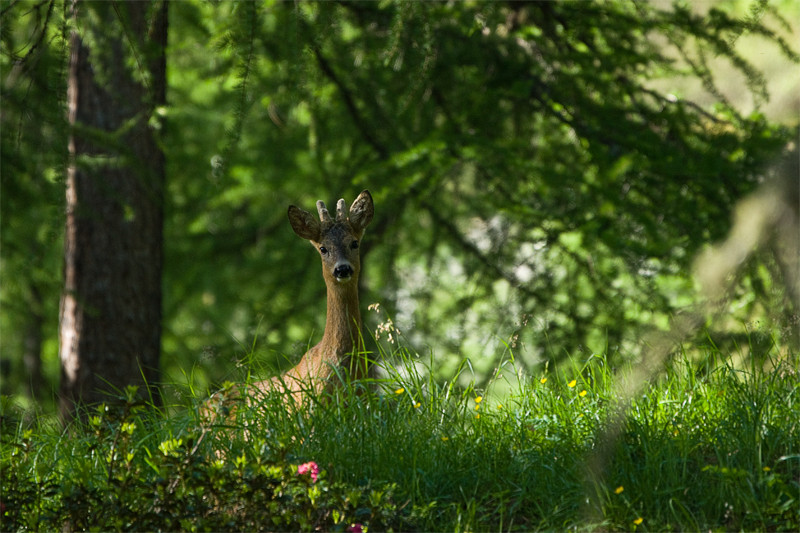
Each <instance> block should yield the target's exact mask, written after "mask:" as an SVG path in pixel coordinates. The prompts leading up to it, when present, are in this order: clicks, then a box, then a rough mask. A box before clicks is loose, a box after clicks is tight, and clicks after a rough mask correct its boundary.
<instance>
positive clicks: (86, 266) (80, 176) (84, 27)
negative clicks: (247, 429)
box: [59, 0, 167, 420]
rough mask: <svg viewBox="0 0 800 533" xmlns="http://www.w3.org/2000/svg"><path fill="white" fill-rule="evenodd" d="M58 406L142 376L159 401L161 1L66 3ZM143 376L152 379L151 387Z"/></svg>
mask: <svg viewBox="0 0 800 533" xmlns="http://www.w3.org/2000/svg"><path fill="white" fill-rule="evenodd" d="M73 8H74V14H73V16H74V19H75V23H76V24H75V27H76V30H75V32H74V33H73V34H72V36H71V42H70V64H69V86H68V105H69V121H70V124H71V125H72V126H73V131H72V135H71V137H70V141H69V153H70V158H71V160H70V166H69V168H68V172H67V191H66V193H67V204H66V205H67V213H66V215H67V222H66V235H65V239H64V262H65V263H64V283H65V288H64V294H63V296H62V300H61V323H60V347H59V352H60V359H61V388H60V411H61V416H62V419H64V420H69V419H70V418H71V417H72V416H73V415H74V413H75V408H76V406H77V405H78V404H91V403H96V402H99V401H104V400H106V399H107V393H108V392H112V393H113V392H115V391H122V390H124V388H125V387H126V386H128V385H139V390H140V392H141V393H142V394H143V395H152V396H153V398H154V399H155V400H156V401H158V398H159V396H158V392H157V390H156V389H155V388H154V386H155V385H156V384H157V382H158V377H159V356H160V344H161V267H162V225H163V195H164V155H163V153H162V152H161V149H160V147H159V144H158V142H157V138H158V134H159V131H158V130H159V124H160V122H159V120H158V118H159V116H158V107H159V106H162V105H163V104H164V103H165V87H166V81H165V70H166V69H165V66H166V63H165V55H164V49H165V47H166V39H167V6H166V3H165V2H163V1H154V2H153V1H148V2H81V1H78V0H76V1H75V3H74V4H73ZM145 383H146V384H147V385H148V386H149V387H150V390H147V387H145V386H144V385H145Z"/></svg>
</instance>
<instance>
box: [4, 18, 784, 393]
mask: <svg viewBox="0 0 800 533" xmlns="http://www.w3.org/2000/svg"><path fill="white" fill-rule="evenodd" d="M750 5H751V6H752V8H750V9H748V8H747V7H742V6H739V8H738V11H736V10H728V11H726V10H723V9H721V8H720V9H711V10H709V11H708V12H707V13H699V12H696V11H693V10H690V9H688V8H687V7H685V6H683V5H681V4H680V3H675V4H674V5H672V6H669V7H666V6H665V7H658V6H656V5H653V4H649V3H638V4H634V3H629V2H604V3H585V2H581V3H573V2H541V3H511V4H506V3H492V2H488V3H487V2H449V3H445V2H434V3H428V2H380V3H370V2H336V3H331V2H319V3H300V4H297V3H289V2H261V3H250V2H175V3H172V4H170V15H169V20H170V29H169V31H170V38H169V49H168V52H167V64H168V77H169V80H168V85H169V87H168V103H169V105H168V107H167V108H166V109H164V110H163V113H164V115H165V124H166V125H165V132H164V133H165V135H164V137H163V143H164V144H163V148H164V152H165V154H166V156H167V164H168V178H167V183H168V191H167V195H166V196H167V197H166V199H165V201H166V205H165V210H166V213H165V214H166V227H165V271H164V288H165V294H164V298H165V301H164V324H163V358H162V359H163V370H165V372H166V374H167V375H168V376H169V379H168V380H167V381H174V380H177V379H178V376H181V375H184V374H190V375H192V376H193V377H195V378H197V380H196V381H194V382H193V383H195V384H197V386H199V387H201V388H202V387H204V386H205V385H206V384H208V383H210V382H218V381H222V380H224V379H238V378H239V377H240V376H241V375H242V374H246V373H249V372H250V369H252V368H255V370H256V371H260V370H261V367H262V366H276V365H280V364H282V363H284V362H285V360H290V361H291V360H293V359H294V358H296V357H297V356H299V355H300V354H301V353H303V352H304V351H305V348H306V347H307V346H308V344H309V343H311V344H313V343H314V342H315V340H316V339H317V338H318V336H319V334H318V332H320V331H321V330H322V325H323V323H324V305H323V300H324V294H325V293H324V289H323V284H322V282H321V279H320V276H319V270H318V268H319V267H318V265H317V263H316V259H315V258H314V254H313V251H312V250H311V249H310V248H309V247H307V246H305V245H304V244H303V243H302V242H300V241H298V240H297V238H296V237H295V236H294V235H293V233H292V232H291V231H290V230H289V227H288V224H287V222H286V218H285V209H286V207H287V206H288V205H289V204H296V205H299V206H303V207H305V208H306V209H309V208H311V206H313V203H314V201H316V200H317V199H320V198H322V199H324V200H326V201H328V202H331V201H333V200H335V199H336V198H339V197H352V196H353V194H354V193H356V192H358V191H359V190H361V189H363V188H369V189H370V190H371V191H372V193H373V196H374V197H375V200H376V219H375V221H374V223H373V225H372V227H371V228H370V230H369V232H368V233H367V236H366V238H365V240H364V246H363V248H362V251H363V253H364V255H365V257H364V265H365V266H364V275H363V280H362V296H361V298H362V301H363V302H364V303H365V304H367V303H372V302H375V301H380V302H382V303H383V304H384V305H385V307H386V308H387V309H388V310H389V311H390V312H391V314H392V316H394V317H395V320H396V322H397V325H398V327H400V329H401V330H403V331H404V332H405V334H406V340H407V342H408V343H410V344H411V345H412V346H414V347H415V348H416V349H419V350H423V348H424V347H427V346H433V347H435V349H436V352H437V354H438V357H437V359H436V361H435V364H434V365H433V366H434V370H433V371H434V372H435V373H437V374H440V375H441V376H446V375H448V374H447V372H448V370H450V369H453V368H454V367H456V366H458V364H459V362H460V361H462V360H463V359H464V358H469V359H470V360H471V361H473V363H474V366H473V369H474V370H475V372H476V374H477V375H478V378H479V380H482V381H484V382H485V381H486V380H487V379H488V376H490V374H491V370H492V368H494V367H495V366H497V364H498V361H497V360H495V359H492V358H491V357H488V356H486V355H485V354H493V353H500V352H501V350H499V349H496V348H499V347H500V346H501V345H502V342H503V341H502V340H501V339H503V340H505V341H507V342H508V343H509V345H513V347H514V349H515V354H516V363H517V364H518V365H519V366H520V367H525V368H526V369H527V370H528V371H536V369H538V368H539V367H540V365H541V364H542V363H543V362H545V361H547V362H553V363H556V362H561V361H563V360H565V359H567V358H568V357H569V356H571V355H575V354H577V355H580V356H584V357H585V356H586V354H589V353H597V352H601V351H602V352H608V353H609V354H610V357H612V358H619V359H624V358H627V357H629V356H630V354H631V353H632V352H633V351H634V347H635V346H637V345H638V342H639V339H641V337H642V335H643V333H644V332H646V331H648V330H650V329H651V328H653V327H657V328H663V327H665V325H666V324H667V323H668V321H669V319H670V317H671V316H673V315H674V314H675V313H677V312H680V310H682V309H684V308H685V307H686V306H687V305H688V304H690V303H691V302H693V301H694V298H695V296H696V295H695V292H694V287H693V282H692V279H691V276H690V274H689V266H690V264H691V261H692V259H693V258H694V257H695V255H696V253H697V252H698V251H699V250H701V249H702V247H703V246H705V244H706V243H708V242H709V241H714V240H718V239H720V238H721V237H722V236H723V235H724V234H725V232H726V231H727V229H728V226H729V218H730V211H731V209H732V207H733V205H734V204H735V202H736V201H737V200H739V199H740V198H742V197H743V196H744V195H746V194H748V193H749V192H751V191H752V190H753V189H754V188H755V187H756V186H757V185H758V183H759V181H760V180H761V178H762V176H763V174H764V169H765V167H766V166H767V165H768V164H769V163H770V162H771V161H772V160H773V159H774V158H775V157H776V155H777V154H778V153H779V152H780V151H781V150H782V149H783V146H784V145H785V142H786V140H787V138H788V133H787V131H786V129H785V128H784V127H783V126H780V125H776V124H774V123H772V122H770V121H769V120H767V119H766V118H765V117H764V115H763V114H761V113H760V111H759V108H758V106H756V108H755V111H754V112H753V113H750V112H743V111H742V110H741V109H740V108H741V106H740V105H738V102H734V101H733V100H732V99H731V97H730V96H729V95H728V93H727V92H726V91H725V90H723V87H724V86H726V85H731V86H735V87H741V86H742V85H744V87H746V88H747V90H746V91H744V90H743V91H739V92H742V93H745V92H746V93H748V94H749V95H751V96H752V98H753V100H754V102H755V103H756V104H759V105H760V103H761V102H762V101H764V100H765V99H766V96H767V94H766V86H765V77H764V76H763V75H761V74H760V67H761V65H760V64H755V63H754V62H753V61H752V60H749V59H747V56H746V55H744V54H743V52H742V50H741V48H740V47H738V46H737V43H738V42H740V41H742V40H744V39H747V38H753V37H755V38H758V39H759V40H760V46H763V47H764V48H763V49H764V50H766V51H767V52H765V53H764V54H763V55H764V56H780V57H784V58H786V59H787V61H788V62H789V63H792V62H796V61H797V53H796V51H794V50H793V48H792V47H791V46H790V45H789V44H787V43H788V42H789V41H788V40H787V38H786V37H785V35H787V33H790V32H791V30H792V29H791V27H789V24H788V22H787V20H792V16H791V15H792V14H793V13H794V12H795V11H793V9H794V10H796V7H795V6H792V5H791V3H790V4H780V5H779V7H777V8H773V7H772V4H766V3H764V2H753V3H751V4H750ZM26 6H30V4H28V3H26V2H19V3H15V4H9V6H8V7H7V8H4V9H3V11H2V17H3V20H2V22H3V24H2V28H3V33H2V38H3V47H2V49H3V52H2V54H0V59H1V60H2V64H1V66H2V68H3V98H4V111H3V121H4V124H3V126H4V127H3V137H2V138H3V144H2V149H3V153H2V158H3V167H4V171H3V191H4V194H3V195H2V202H3V204H2V210H3V233H2V239H3V246H4V252H3V254H2V261H3V263H2V267H3V271H4V281H3V284H2V302H3V306H2V310H1V312H0V327H2V328H3V337H4V353H3V357H4V358H7V360H9V361H11V362H13V363H14V365H15V370H14V371H15V372H16V374H14V376H15V377H20V379H14V380H13V381H11V380H9V381H8V383H14V384H19V383H25V382H26V380H24V379H22V378H21V376H22V375H23V372H22V370H21V369H20V361H21V360H22V355H21V354H22V352H23V347H22V344H23V343H22V341H21V340H20V339H19V338H18V337H19V335H17V334H16V332H19V331H24V330H25V329H26V325H25V324H26V323H28V322H31V323H34V324H37V323H38V322H36V320H33V319H31V317H30V316H29V314H28V313H27V312H26V311H25V310H24V309H35V308H36V307H35V306H29V305H28V304H27V303H26V302H30V301H36V298H37V295H38V299H39V300H40V302H41V304H40V305H39V308H40V309H41V311H40V312H39V313H38V315H37V316H38V317H42V318H44V322H43V324H44V326H42V327H41V328H40V330H41V333H40V337H41V338H42V339H43V342H42V344H43V346H44V347H43V349H42V351H43V353H44V355H45V362H46V363H49V366H50V367H51V368H52V370H51V371H50V375H51V381H54V380H55V376H56V370H55V368H56V365H57V361H56V359H57V358H56V357H55V345H56V343H57V335H56V329H57V326H56V321H57V319H56V316H57V301H58V287H59V281H60V279H59V276H58V269H59V265H60V262H61V253H62V252H61V249H60V241H59V237H58V235H59V234H60V231H61V226H60V225H61V223H62V220H61V216H62V213H61V207H60V205H61V200H60V194H61V190H60V179H61V175H62V173H63V167H64V164H63V163H64V162H63V154H64V153H65V149H64V147H65V144H66V134H67V131H66V127H65V124H64V120H63V116H64V97H65V94H66V89H65V87H64V80H63V70H64V69H63V65H64V64H65V52H66V46H65V36H67V24H66V17H65V14H66V11H65V9H66V7H65V6H64V5H62V4H61V3H59V2H51V3H42V4H36V6H35V7H32V9H30V10H28V9H26ZM723 7H725V6H723ZM725 9H728V8H727V7H725ZM787 28H788V29H787ZM25 42H27V43H28V44H22V43H25ZM28 51H30V53H28ZM712 56H713V57H712ZM45 59H46V60H45ZM717 62H723V63H725V64H726V65H727V66H728V67H729V68H730V69H731V70H732V71H734V73H735V76H737V77H735V78H726V79H721V78H720V77H719V76H718V71H717V69H716V67H715V65H716V63H717ZM792 64H793V63H792ZM14 69H17V70H15V72H19V73H20V75H19V76H18V77H14V76H11V77H9V76H7V75H6V74H7V73H8V72H10V71H12V70H14ZM684 79H685V80H689V81H690V82H695V83H696V84H698V85H700V86H701V87H702V90H701V91H700V92H690V91H679V90H673V89H672V88H673V87H674V86H675V85H676V84H677V83H678V81H679V80H684ZM730 79H735V80H737V81H736V83H733V82H730ZM48 80H49V83H48ZM741 80H743V81H742V82H741V83H739V81H741ZM695 99H697V100H701V99H702V102H703V103H702V104H698V103H696V102H695ZM26 117H31V119H30V120H27V119H26ZM8 124H11V125H12V127H9V126H8ZM42 153H44V156H42ZM43 176H44V177H47V180H46V181H43V180H42V177H43ZM26 248H31V249H32V251H26ZM12 250H13V251H14V252H15V253H11V252H12ZM18 250H19V254H17V253H16V252H17V251H18ZM26 258H28V259H26ZM771 261H772V260H771V258H769V257H767V258H757V259H755V260H754V261H753V263H755V264H754V265H752V268H750V267H748V268H749V270H748V272H746V273H745V275H744V276H743V279H742V283H741V284H740V285H739V286H737V287H736V288H735V290H734V292H735V293H736V294H735V295H734V296H735V297H736V298H735V305H734V306H733V309H734V310H736V314H735V315H734V316H733V318H734V321H741V322H745V323H748V322H751V321H753V320H754V319H756V318H761V319H763V329H764V330H765V331H766V332H767V333H768V334H770V335H771V334H775V335H778V336H780V335H781V330H780V327H778V326H780V323H779V320H778V319H775V318H774V316H773V315H774V314H775V313H778V312H780V311H775V312H773V314H772V315H771V314H770V310H774V309H779V310H782V309H784V307H785V306H784V305H777V306H776V305H774V302H776V301H778V302H782V299H781V293H782V287H781V286H780V283H779V282H777V281H775V276H774V275H773V274H772V272H774V271H775V269H774V268H769V267H770V262H771ZM765 265H766V266H765ZM9 280H10V281H11V283H9ZM753 287H756V288H757V289H758V290H756V289H753ZM742 302H745V304H746V305H739V304H740V303H742ZM789 311H791V310H788V311H787V313H786V315H787V316H789V315H790V314H791V313H790V312H789ZM34 318H36V317H34ZM40 322H41V321H40ZM370 325H371V326H372V325H373V324H370ZM715 325H716V324H715ZM784 325H785V324H784ZM720 329H723V330H726V329H728V328H722V327H721V328H720ZM315 331H316V332H317V333H315ZM727 334H728V332H727V331H722V332H719V333H718V332H714V335H715V338H717V337H723V336H725V335H727ZM8 339H11V340H10V341H9V340H8ZM718 340H719V339H718ZM778 341H779V342H783V339H782V338H780V337H779V338H778ZM253 347H255V349H252V348H253ZM6 354H9V355H6ZM244 365H247V366H248V369H247V370H246V371H244V370H242V367H243V366H244ZM46 366H47V365H46ZM189 369H191V370H189ZM9 392H19V390H14V391H9ZM45 396H46V395H45Z"/></svg>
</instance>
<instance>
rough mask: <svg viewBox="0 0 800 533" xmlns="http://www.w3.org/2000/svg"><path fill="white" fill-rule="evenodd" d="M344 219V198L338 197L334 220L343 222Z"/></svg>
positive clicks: (345, 210)
mask: <svg viewBox="0 0 800 533" xmlns="http://www.w3.org/2000/svg"><path fill="white" fill-rule="evenodd" d="M345 220H347V204H346V203H345V202H344V198H339V201H338V202H336V221H337V222H344V221H345Z"/></svg>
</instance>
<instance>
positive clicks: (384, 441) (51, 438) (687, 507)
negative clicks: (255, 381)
mask: <svg viewBox="0 0 800 533" xmlns="http://www.w3.org/2000/svg"><path fill="white" fill-rule="evenodd" d="M395 355H396V356H397V358H396V359H395V360H396V361H398V363H397V366H391V367H389V368H388V370H387V373H388V374H389V377H388V378H386V379H385V380H382V381H380V382H378V383H374V384H371V385H370V386H369V387H365V384H363V383H360V384H350V386H349V387H347V388H346V389H345V390H343V391H341V392H339V393H338V394H337V395H336V396H334V397H323V398H312V399H310V400H309V405H310V409H308V410H306V411H305V412H304V413H303V414H300V413H293V412H287V410H286V409H285V408H284V407H283V404H282V402H281V398H279V397H277V396H278V395H271V396H269V397H267V398H261V399H259V400H258V403H256V405H254V406H253V407H246V406H240V407H239V411H238V413H239V414H238V416H237V418H236V421H235V422H234V423H231V424H228V425H227V426H225V425H223V424H221V423H220V424H218V425H216V426H213V427H203V425H202V424H200V423H199V421H198V417H197V415H196V410H195V409H194V408H193V407H195V406H196V405H197V403H199V402H200V399H196V398H194V397H192V395H191V394H189V397H188V398H187V400H186V402H185V403H186V405H185V406H184V407H183V408H179V409H176V410H175V412H173V413H172V414H170V415H166V414H164V413H163V412H162V411H159V410H156V409H153V408H152V407H149V406H147V405H137V404H136V403H135V402H134V401H133V400H132V398H133V396H131V397H130V398H129V399H125V398H122V399H120V401H119V402H109V403H108V404H107V405H105V406H103V407H101V408H99V409H98V410H97V411H93V412H91V413H88V415H89V416H88V418H87V420H86V422H85V423H84V424H80V425H78V424H76V425H75V426H73V427H71V428H68V429H67V430H62V429H60V428H59V427H58V426H56V425H55V424H52V423H47V422H46V421H45V419H44V418H38V419H33V420H28V421H27V422H25V421H22V420H21V419H15V416H14V415H15V413H14V411H13V409H11V408H9V407H7V406H6V407H5V408H4V410H3V427H2V429H3V432H2V471H0V476H1V477H0V479H1V480H2V523H1V524H0V529H2V530H3V531H18V530H43V531H49V530H54V529H62V528H63V527H64V525H65V524H67V525H68V528H71V529H95V530H97V529H99V530H117V529H119V530H123V529H127V530H130V529H133V530H158V529H161V530H199V531H217V530H255V529H261V530H312V529H322V530H328V531H347V530H348V529H349V530H358V527H357V526H355V525H356V524H358V525H360V526H361V527H362V528H363V529H369V530H372V531H384V530H403V531H406V530H420V531H444V530H456V531H475V530H477V531H488V530H499V531H503V530H525V531H527V530H539V529H559V530H560V529H565V528H574V529H588V530H624V531H632V530H637V531H650V530H658V531H664V530H677V531H685V530H723V529H724V530H787V531H796V530H798V529H800V518H798V517H799V516H800V512H799V511H800V415H799V413H800V379H798V372H797V368H798V366H797V363H798V361H797V357H796V356H795V357H789V358H784V359H783V360H781V361H777V360H776V359H772V360H769V361H767V362H766V364H764V365H762V364H759V365H758V366H757V365H756V364H755V363H753V364H752V365H751V366H750V367H749V368H745V369H737V368H733V367H731V366H730V365H728V364H726V363H724V362H723V363H721V364H717V365H714V364H712V363H711V361H715V360H722V361H725V358H724V357H721V355H722V354H719V353H710V354H709V358H708V362H707V363H706V364H689V363H687V362H686V361H679V362H674V363H672V364H670V365H669V367H668V368H667V369H665V371H664V373H663V374H662V375H661V376H659V377H657V378H653V380H652V382H650V383H648V384H647V385H646V386H645V387H644V388H643V389H642V390H643V392H642V393H640V394H638V395H636V396H635V397H634V399H633V400H632V401H631V402H630V404H629V405H627V406H625V407H626V409H625V410H624V413H623V415H622V416H621V417H618V416H616V413H618V411H617V410H616V409H617V408H618V407H619V405H618V401H617V398H618V394H617V392H616V389H615V378H616V375H615V372H614V370H613V369H611V368H610V367H609V366H608V365H607V362H606V360H605V359H604V358H603V357H592V358H590V360H588V361H586V362H585V363H584V364H583V365H582V366H578V367H575V368H574V369H571V370H564V371H558V372H549V373H543V374H541V375H537V376H535V377H531V378H530V379H527V380H522V381H517V380H509V381H510V382H511V383H508V382H506V380H505V378H503V377H502V376H504V375H512V374H513V371H514V369H513V365H511V364H510V363H507V364H506V365H505V373H504V372H502V371H501V372H500V373H499V377H496V378H495V380H494V381H492V383H491V384H490V386H489V388H488V390H475V389H474V388H472V387H469V386H468V387H459V386H457V385H455V383H457V382H458V380H457V379H455V378H457V377H458V376H454V379H453V380H452V381H448V382H447V383H438V382H435V381H434V380H432V379H431V378H430V377H429V376H428V373H427V372H425V365H421V367H422V369H423V371H422V372H419V371H416V370H413V369H414V368H420V365H419V363H420V360H419V359H418V358H417V357H416V356H415V355H413V354H409V353H408V352H407V351H406V350H403V349H400V350H399V351H398V353H397V354H395ZM409 369H411V370H409ZM501 370H502V369H501ZM376 390H377V391H376ZM495 391H504V392H503V393H502V396H501V395H500V394H499V393H495ZM509 391H510V392H509ZM187 407H188V408H187ZM617 422H619V425H617ZM309 461H313V462H315V463H316V464H317V465H318V467H319V479H318V480H316V481H314V480H313V479H312V478H311V475H310V474H308V473H306V474H302V475H301V474H298V471H297V467H298V465H300V464H304V463H307V462H309Z"/></svg>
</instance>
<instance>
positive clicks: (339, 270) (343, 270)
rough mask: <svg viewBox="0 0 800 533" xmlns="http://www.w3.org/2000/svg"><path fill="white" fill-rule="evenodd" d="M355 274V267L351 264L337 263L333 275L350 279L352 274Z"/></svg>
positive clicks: (342, 278) (341, 278)
mask: <svg viewBox="0 0 800 533" xmlns="http://www.w3.org/2000/svg"><path fill="white" fill-rule="evenodd" d="M352 275H353V267H351V266H350V265H347V264H345V265H337V267H336V268H334V269H333V276H334V277H335V278H336V279H340V280H346V279H350V276H352Z"/></svg>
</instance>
